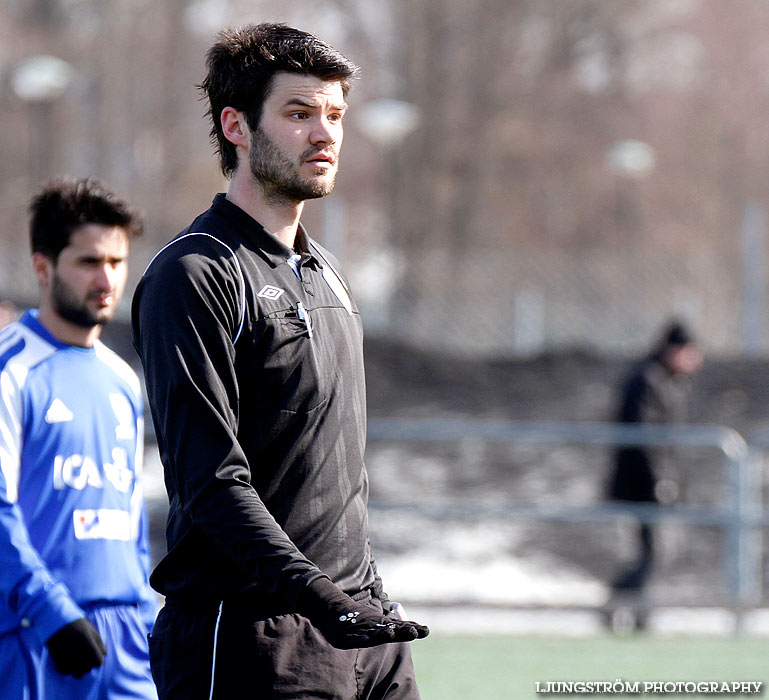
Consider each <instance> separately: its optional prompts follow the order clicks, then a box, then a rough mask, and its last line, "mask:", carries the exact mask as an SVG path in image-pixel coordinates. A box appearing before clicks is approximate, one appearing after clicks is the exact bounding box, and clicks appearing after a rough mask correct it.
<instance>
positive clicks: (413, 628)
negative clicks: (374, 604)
mask: <svg viewBox="0 0 769 700" xmlns="http://www.w3.org/2000/svg"><path fill="white" fill-rule="evenodd" d="M299 611H300V612H301V613H302V614H303V615H305V616H306V617H307V618H308V619H309V620H310V622H312V624H313V625H315V627H317V628H318V629H319V630H320V632H321V633H322V634H323V636H324V637H325V638H326V639H327V640H328V642H329V644H331V645H332V646H334V647H336V648H337V649H362V648H364V647H374V646H378V645H379V644H389V643H391V642H411V641H413V640H414V639H422V638H424V637H426V636H427V635H428V634H429V633H430V630H429V629H428V628H427V627H425V626H424V625H419V624H417V623H416V622H411V621H409V620H398V619H395V618H391V617H385V616H384V615H382V613H380V612H377V611H376V610H375V609H374V608H370V607H368V606H367V605H363V604H361V603H356V602H355V601H354V600H353V599H352V598H350V596H348V595H347V594H345V593H343V592H342V591H341V590H340V589H339V587H338V586H336V585H334V584H333V583H332V582H331V580H330V579H328V578H325V577H323V578H318V579H315V580H314V581H313V582H312V583H311V584H310V585H309V586H307V588H306V589H305V590H304V591H303V593H302V595H301V597H300V600H299Z"/></svg>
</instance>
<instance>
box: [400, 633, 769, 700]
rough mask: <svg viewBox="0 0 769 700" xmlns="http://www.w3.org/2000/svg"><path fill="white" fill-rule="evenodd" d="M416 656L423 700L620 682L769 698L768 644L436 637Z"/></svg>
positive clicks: (481, 699)
mask: <svg viewBox="0 0 769 700" xmlns="http://www.w3.org/2000/svg"><path fill="white" fill-rule="evenodd" d="M412 653H413V656H414V663H415V665H416V668H417V678H418V680H419V684H420V690H421V693H422V699H423V700H460V699H461V700H497V699H500V700H502V699H504V700H510V699H512V700H519V699H522V700H525V699H527V698H545V697H551V698H552V697H559V696H558V695H546V694H544V693H539V694H538V693H537V692H536V690H537V686H536V683H537V681H539V682H540V689H541V690H544V689H545V688H546V687H547V686H546V683H547V682H548V681H577V680H583V681H612V682H614V681H616V680H617V679H622V680H623V681H630V682H635V681H639V682H640V683H641V685H643V682H644V681H764V690H763V692H762V693H761V695H760V696H757V695H752V696H751V695H741V696H735V695H717V694H708V695H705V694H699V693H698V694H693V693H691V692H690V693H685V694H680V695H667V696H663V695H656V696H655V695H652V694H648V695H641V696H640V697H686V698H700V697H703V698H704V697H709V698H713V697H769V690H767V688H766V686H767V681H769V639H762V638H733V637H717V638H715V637H703V638H690V637H676V638H655V637H646V636H628V637H613V636H601V637H591V638H566V637H561V638H555V637H535V636H528V637H504V636H499V637H495V636H489V637H454V636H441V635H438V634H434V635H431V636H430V637H428V638H427V639H425V640H423V641H420V642H416V643H414V644H413V645H412ZM563 697H567V696H565V695H564V696H563ZM588 697H589V696H588ZM593 697H596V696H595V695H593ZM601 697H610V695H608V694H607V695H602V696H601ZM627 697H639V696H638V695H636V696H631V695H627Z"/></svg>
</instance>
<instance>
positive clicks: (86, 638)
mask: <svg viewBox="0 0 769 700" xmlns="http://www.w3.org/2000/svg"><path fill="white" fill-rule="evenodd" d="M45 645H46V646H47V647H48V654H49V655H50V657H51V660H52V661H53V665H54V666H56V670H57V671H58V672H59V673H61V674H64V675H65V676H74V677H75V678H82V677H83V676H84V675H85V674H86V673H88V672H89V671H90V670H91V669H93V668H96V667H97V666H101V665H102V664H103V663H104V655H105V654H106V653H107V647H105V646H104V642H103V641H102V639H101V637H100V636H99V633H98V632H97V631H96V628H95V627H94V626H93V625H92V624H91V623H90V622H89V621H88V620H86V619H85V618H84V617H81V618H80V619H78V620H75V621H74V622H70V623H69V624H68V625H65V626H64V627H62V628H61V629H60V630H59V631H58V632H55V633H54V634H53V635H51V636H50V637H49V639H48V641H47V642H46V643H45Z"/></svg>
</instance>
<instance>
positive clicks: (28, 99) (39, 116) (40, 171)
mask: <svg viewBox="0 0 769 700" xmlns="http://www.w3.org/2000/svg"><path fill="white" fill-rule="evenodd" d="M74 78H75V69H74V68H73V67H72V66H71V65H70V64H69V63H67V62H66V61H63V60H61V59H60V58H56V56H49V55H46V54H40V55H37V56H30V57H29V58H25V59H23V60H21V61H19V63H17V64H16V66H15V68H14V69H13V71H12V72H11V77H10V83H11V89H12V90H13V92H14V94H15V95H16V97H18V98H19V99H20V100H21V101H22V102H24V103H25V104H27V105H29V110H30V115H31V122H32V128H31V129H30V139H31V140H32V143H31V145H30V149H29V158H30V164H29V172H30V176H31V177H32V178H33V180H35V181H38V180H41V179H43V178H44V177H45V175H47V173H48V163H49V162H50V160H51V154H52V153H53V151H54V128H53V105H54V103H55V102H56V101H57V100H58V99H59V98H61V97H62V96H63V95H64V94H65V93H66V92H67V90H68V89H69V87H70V85H71V84H72V81H73V80H74Z"/></svg>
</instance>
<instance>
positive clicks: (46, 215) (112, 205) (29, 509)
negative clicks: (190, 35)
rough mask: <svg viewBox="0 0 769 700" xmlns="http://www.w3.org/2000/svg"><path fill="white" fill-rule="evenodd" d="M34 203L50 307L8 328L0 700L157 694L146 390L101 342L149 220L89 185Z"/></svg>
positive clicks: (3, 362)
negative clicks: (131, 251)
mask: <svg viewBox="0 0 769 700" xmlns="http://www.w3.org/2000/svg"><path fill="white" fill-rule="evenodd" d="M30 213H31V225H30V231H31V243H32V253H33V268H34V272H35V275H36V277H37V280H38V283H39V287H40V291H41V299H40V308H39V309H37V310H32V311H28V312H27V313H25V314H24V315H23V316H22V318H21V319H20V320H19V321H17V322H16V323H13V324H11V325H10V326H8V327H6V328H4V329H3V330H2V331H0V697H2V698H9V699H11V698H13V699H16V698H18V699H24V700H62V699H68V698H72V699H76V700H110V699H113V698H115V699H117V698H127V697H131V698H148V699H149V698H156V697H157V695H156V691H155V688H154V684H153V682H152V678H151V675H150V671H149V660H148V654H147V641H146V636H147V633H148V631H149V629H150V627H151V625H152V623H153V619H154V614H155V611H156V610H155V598H154V594H153V593H152V591H151V589H150V588H149V585H148V581H147V576H148V569H149V565H150V556H149V545H148V533H147V518H146V512H145V509H144V503H143V497H142V491H141V481H140V477H141V463H142V449H143V443H142V436H143V418H142V400H141V395H140V384H139V381H138V378H137V377H136V375H135V374H134V372H133V371H132V370H131V368H130V367H129V366H128V365H127V364H126V363H125V362H124V361H123V360H121V359H120V358H119V357H118V356H117V355H116V354H115V353H113V352H112V351H111V350H109V349H107V348H106V347H105V346H104V345H103V344H102V343H101V342H100V341H99V339H98V337H99V334H100V330H101V326H102V324H103V323H104V322H106V321H108V320H109V319H110V318H111V317H112V315H113V314H114V311H115V308H116V306H117V304H118V302H119V300H120V296H121V294H122V292H123V289H124V287H125V282H126V257H127V254H128V245H129V239H130V238H131V237H133V236H134V235H137V234H139V233H140V232H141V229H142V223H141V220H140V219H139V217H138V216H137V215H136V214H135V213H134V212H133V211H132V210H131V209H130V208H129V206H128V205H127V204H125V203H124V202H122V201H120V200H119V199H117V198H116V197H115V196H114V195H113V194H112V193H110V192H109V191H108V190H106V189H105V188H104V186H103V185H101V184H100V183H98V182H97V181H95V180H90V179H89V180H61V181H57V182H54V183H51V184H49V185H48V186H47V187H46V188H45V189H44V190H42V191H41V192H40V193H39V194H38V195H37V196H36V197H35V198H34V199H33V200H32V204H31V206H30Z"/></svg>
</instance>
